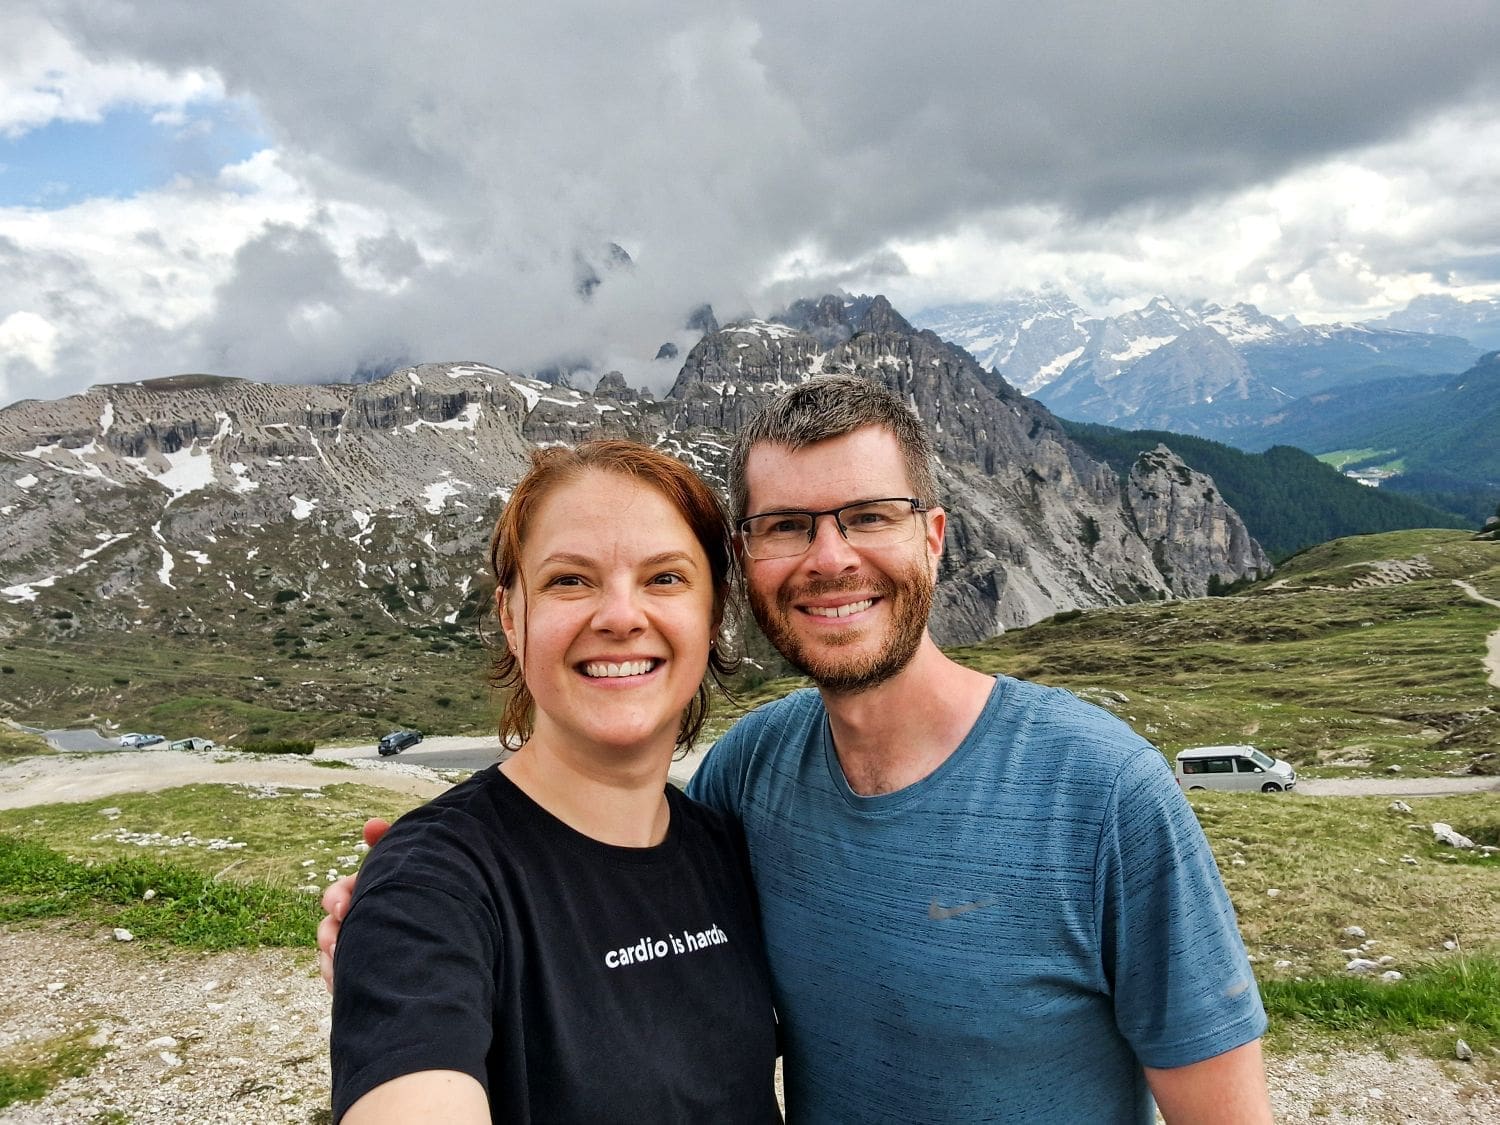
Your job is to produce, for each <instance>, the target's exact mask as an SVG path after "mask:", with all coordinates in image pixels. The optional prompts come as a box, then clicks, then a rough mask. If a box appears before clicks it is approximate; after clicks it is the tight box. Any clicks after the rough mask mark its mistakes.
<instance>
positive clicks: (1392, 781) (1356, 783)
mask: <svg viewBox="0 0 1500 1125" xmlns="http://www.w3.org/2000/svg"><path fill="white" fill-rule="evenodd" d="M1297 792H1298V793H1300V794H1301V795H1302V796H1304V797H1450V796H1456V795H1458V794H1461V793H1491V792H1497V793H1500V777H1326V778H1319V777H1309V778H1307V779H1305V780H1304V779H1302V778H1298V779H1297Z"/></svg>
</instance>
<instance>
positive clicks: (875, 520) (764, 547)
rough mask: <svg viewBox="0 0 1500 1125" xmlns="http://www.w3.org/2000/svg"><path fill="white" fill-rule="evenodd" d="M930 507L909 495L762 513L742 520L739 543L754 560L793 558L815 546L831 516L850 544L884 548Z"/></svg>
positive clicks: (906, 533) (906, 535) (909, 529)
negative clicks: (821, 523)
mask: <svg viewBox="0 0 1500 1125" xmlns="http://www.w3.org/2000/svg"><path fill="white" fill-rule="evenodd" d="M928 510H929V509H928V508H927V507H926V506H925V505H923V503H922V502H921V501H920V500H916V499H913V498H912V497H910V496H891V497H887V498H886V499H883V500H861V501H859V502H858V503H855V504H845V505H844V506H843V507H842V508H829V509H827V510H825V511H822V512H803V511H782V512H762V513H761V514H760V515H758V516H747V517H746V518H745V519H742V520H740V522H739V524H738V527H739V533H740V544H741V545H742V546H743V547H744V549H745V554H747V555H749V556H750V557H751V558H752V559H787V558H791V557H792V556H793V555H800V554H802V552H804V551H806V550H807V549H808V547H810V546H812V541H813V538H814V537H815V536H816V535H817V533H818V519H819V517H821V516H832V517H833V522H834V523H835V524H836V525H837V526H838V529H839V534H840V535H842V536H843V537H844V539H845V540H846V541H847V542H849V543H850V544H851V545H853V546H856V547H885V546H890V545H893V544H896V543H904V542H906V541H907V540H908V539H910V538H911V537H912V533H913V532H914V531H915V530H916V526H917V521H916V520H914V519H912V518H911V517H912V516H913V515H914V514H916V513H918V512H926V511H928Z"/></svg>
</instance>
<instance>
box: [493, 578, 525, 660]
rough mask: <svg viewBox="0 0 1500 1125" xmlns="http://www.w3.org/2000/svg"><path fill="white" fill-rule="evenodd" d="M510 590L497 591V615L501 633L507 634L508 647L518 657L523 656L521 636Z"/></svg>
mask: <svg viewBox="0 0 1500 1125" xmlns="http://www.w3.org/2000/svg"><path fill="white" fill-rule="evenodd" d="M511 603H512V598H511V594H510V591H509V590H505V589H500V590H496V591H495V615H496V616H497V617H499V619H500V631H501V632H503V633H504V634H505V644H506V647H508V648H509V649H510V651H511V652H513V653H514V654H515V655H516V656H518V657H519V656H520V655H521V643H520V636H519V633H518V632H517V630H516V617H515V612H514V606H513V605H512V604H511Z"/></svg>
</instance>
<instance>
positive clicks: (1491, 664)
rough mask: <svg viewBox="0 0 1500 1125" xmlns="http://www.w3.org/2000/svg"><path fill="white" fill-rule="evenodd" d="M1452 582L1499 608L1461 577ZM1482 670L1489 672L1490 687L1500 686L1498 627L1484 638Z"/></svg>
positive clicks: (1495, 602)
mask: <svg viewBox="0 0 1500 1125" xmlns="http://www.w3.org/2000/svg"><path fill="white" fill-rule="evenodd" d="M1453 584H1454V585H1455V586H1457V587H1458V588H1459V589H1460V590H1462V591H1463V592H1464V593H1466V594H1468V595H1469V597H1471V598H1473V599H1474V600H1475V601H1476V602H1483V603H1484V604H1485V605H1490V606H1494V607H1495V608H1496V609H1500V602H1497V601H1496V600H1495V599H1494V598H1487V597H1485V596H1484V595H1483V594H1481V593H1480V592H1479V591H1478V590H1476V589H1474V587H1473V586H1472V585H1470V584H1469V583H1468V582H1465V581H1464V580H1463V579H1461V578H1455V579H1454V580H1453ZM1484 670H1485V671H1486V672H1488V673H1489V674H1490V675H1489V685H1490V687H1497V688H1500V629H1496V630H1495V631H1494V632H1493V633H1491V634H1490V635H1489V636H1488V637H1487V638H1486V639H1485V654H1484Z"/></svg>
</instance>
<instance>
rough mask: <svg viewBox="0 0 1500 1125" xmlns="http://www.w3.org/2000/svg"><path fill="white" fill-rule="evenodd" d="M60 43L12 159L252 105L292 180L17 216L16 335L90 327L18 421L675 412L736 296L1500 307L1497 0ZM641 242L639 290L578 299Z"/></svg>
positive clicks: (261, 28) (271, 169) (11, 261)
mask: <svg viewBox="0 0 1500 1125" xmlns="http://www.w3.org/2000/svg"><path fill="white" fill-rule="evenodd" d="M47 10H48V11H49V12H50V13H51V14H52V18H53V19H54V20H55V21H56V22H55V27H56V28H60V29H62V30H60V31H58V30H53V26H54V25H42V24H40V23H38V22H37V21H36V20H35V19H32V20H31V21H30V22H29V23H24V26H23V22H24V21H22V19H21V17H10V19H9V24H8V27H9V28H10V29H11V30H16V29H20V30H21V31H23V32H25V33H26V34H25V35H23V36H21V37H20V38H21V39H23V40H24V39H26V37H27V36H29V46H27V45H25V44H23V45H22V46H20V47H18V46H16V45H15V44H16V42H17V39H16V38H14V37H13V38H11V39H9V40H4V39H3V31H4V30H5V29H4V28H0V41H4V42H8V43H9V44H10V46H0V62H4V63H7V64H10V65H8V66H7V67H5V68H0V72H3V73H6V74H9V75H11V76H12V77H10V78H7V79H5V80H4V82H5V83H7V84H5V85H0V104H3V105H5V106H7V107H9V108H7V109H6V110H5V111H4V113H6V114H9V116H0V130H5V129H10V130H12V131H14V130H16V129H21V128H29V127H32V126H31V125H28V124H27V122H33V121H41V120H53V119H58V118H62V117H68V118H70V119H88V115H89V114H91V113H92V114H94V115H96V116H97V115H98V114H99V113H100V112H101V111H102V107H107V106H108V105H112V104H121V103H129V104H134V105H139V106H141V107H143V108H145V109H147V110H149V111H150V112H151V113H153V114H154V115H155V117H156V118H157V120H158V121H159V123H160V124H162V125H163V126H164V127H170V126H174V125H177V124H178V123H186V122H188V121H189V120H190V117H191V115H185V114H184V113H183V107H184V106H185V105H188V104H189V103H190V102H191V101H192V100H193V99H194V98H197V97H215V98H217V97H223V96H224V95H225V92H226V91H227V92H229V93H230V94H232V96H233V97H234V98H235V99H236V102H237V103H241V102H242V103H244V104H246V105H250V106H252V107H253V111H254V113H255V116H256V120H257V121H258V122H261V123H263V125H264V129H265V131H266V135H267V136H269V137H270V138H271V140H272V142H273V145H274V152H266V153H262V154H261V155H260V156H258V157H256V158H255V159H252V160H250V161H246V162H245V163H243V164H241V165H237V166H235V167H233V168H229V169H226V170H225V171H224V173H223V174H222V175H221V176H220V177H219V179H218V181H217V182H214V183H179V184H174V185H171V186H169V187H166V188H163V189H159V190H155V191H152V192H149V193H146V194H144V195H142V196H140V197H137V198H136V199H132V200H123V201H103V200H94V201H90V202H87V203H82V204H78V205H75V206H71V207H67V208H65V209H61V210H55V211H50V212H47V211H37V210H23V209H10V210H5V211H0V267H3V269H0V318H5V317H9V316H11V315H13V314H16V313H27V314H29V315H31V316H35V317H38V318H40V319H41V320H43V321H45V322H46V323H47V324H49V325H51V326H53V328H54V329H55V330H56V333H57V335H56V339H55V341H54V344H53V350H52V352H51V358H50V362H49V363H44V364H39V363H37V362H36V359H37V358H38V357H40V358H42V359H46V358H47V357H46V355H45V354H44V353H43V352H40V351H36V349H35V348H33V351H32V353H28V354H29V356H30V358H26V359H24V360H20V359H18V360H17V361H16V362H17V364H18V365H19V366H16V367H14V369H12V370H9V373H8V374H7V375H5V376H3V377H4V378H6V379H7V380H8V382H7V383H6V384H5V385H4V386H0V402H3V401H5V399H6V397H7V396H14V395H18V394H22V393H28V394H29V393H41V391H45V393H48V394H54V393H64V392H65V391H66V390H74V389H78V387H80V386H82V385H84V384H86V383H87V382H94V381H98V380H101V379H106V378H109V379H114V378H134V377H140V376H143V375H154V374H163V373H168V372H171V371H175V370H183V369H191V370H210V371H216V372H220V373H224V374H236V375H245V376H250V377H257V378H280V379H311V378H335V377H343V376H347V375H348V374H350V373H351V372H353V371H355V370H356V369H359V368H362V367H372V366H373V367H378V366H379V365H380V364H383V363H389V362H394V361H396V360H404V359H410V360H445V359H448V360H480V361H487V362H492V363H495V364H497V365H500V366H504V367H507V368H511V369H525V368H527V367H531V366H535V365H541V364H544V363H548V362H553V361H559V360H567V359H570V358H574V357H579V358H592V359H595V360H598V361H601V365H603V364H608V365H610V366H619V367H621V368H623V369H624V370H626V372H627V374H629V375H631V376H632V377H633V378H651V379H654V380H657V384H656V385H657V386H658V388H659V386H660V380H662V379H664V378H666V377H667V374H668V373H667V372H666V371H665V368H666V367H670V365H662V364H655V363H653V362H652V361H651V357H652V356H654V355H655V353H656V349H657V346H658V345H659V344H660V343H661V342H662V341H663V340H666V339H669V338H677V337H678V336H679V333H680V329H681V324H682V319H683V317H684V316H685V314H686V312H687V311H688V310H689V309H691V308H692V307H694V306H696V305H697V304H699V303H700V302H703V301H710V302H712V303H713V304H714V305H715V308H716V310H717V311H718V312H719V313H720V315H721V316H732V315H735V314H738V313H742V312H746V311H751V310H752V309H754V310H755V311H759V312H767V311H769V308H768V306H769V305H770V303H772V302H773V301H774V300H776V299H778V298H783V297H788V296H793V295H799V294H800V293H802V292H805V291H806V290H808V289H816V288H818V287H822V286H828V285H835V284H837V285H843V286H845V287H847V288H850V289H866V290H877V289H878V290H883V291H886V292H888V293H889V294H890V295H891V296H892V297H893V299H894V300H896V302H897V304H898V305H899V306H902V307H905V308H907V309H908V311H914V310H915V308H916V307H918V306H919V305H921V304H923V303H926V302H927V301H930V300H936V299H942V298H954V297H967V298H975V297H983V296H986V295H991V296H998V295H1001V294H1003V293H1005V292H1009V291H1013V290H1015V289H1020V288H1034V287H1039V286H1042V285H1047V284H1053V285H1058V286H1061V287H1063V288H1065V289H1067V290H1069V291H1070V292H1071V293H1072V294H1073V295H1074V296H1075V297H1076V298H1077V299H1078V300H1080V302H1082V303H1085V304H1091V305H1093V306H1094V307H1096V308H1099V309H1100V311H1106V308H1107V307H1108V306H1110V305H1111V304H1117V303H1120V302H1128V301H1132V300H1137V299H1139V298H1140V297H1143V296H1149V295H1150V294H1152V293H1155V292H1158V291H1167V292H1169V293H1173V294H1174V295H1183V296H1205V297H1209V298H1212V299H1216V300H1221V301H1233V300H1250V301H1253V302H1255V303H1257V304H1261V305H1262V306H1263V307H1264V308H1265V309H1266V311H1268V312H1273V313H1277V314H1283V313H1286V312H1296V313H1297V314H1298V315H1299V316H1302V317H1303V318H1304V319H1318V318H1321V317H1328V316H1337V317H1348V316H1353V315H1361V314H1366V315H1373V314H1376V313H1379V312H1383V311H1386V310H1387V309H1389V308H1390V307H1392V306H1393V305H1396V304H1399V303H1401V302H1402V301H1404V300H1405V299H1406V297H1407V295H1410V294H1414V293H1417V292H1421V291H1425V290H1428V289H1437V288H1444V287H1454V286H1457V287H1476V286H1479V287H1482V286H1489V285H1493V284H1494V283H1496V282H1497V281H1500V231H1497V224H1500V219H1497V217H1496V212H1495V210H1494V208H1493V205H1492V203H1491V202H1490V201H1491V200H1492V199H1493V198H1495V194H1494V192H1495V189H1496V188H1497V187H1500V127H1497V124H1496V123H1497V121H1500V110H1497V105H1500V90H1497V84H1496V74H1497V73H1500V72H1497V71H1496V68H1495V66H1494V59H1495V58H1496V57H1497V56H1500V6H1496V5H1492V4H1482V3H1476V2H1472V0H1434V2H1433V3H1431V4H1428V5H1426V6H1424V8H1423V10H1422V12H1421V13H1420V15H1417V14H1413V10H1412V9H1411V8H1410V7H1409V5H1407V4H1405V3H1404V2H1400V0H1362V2H1361V3H1360V4H1358V5H1351V4H1348V3H1340V2H1332V0H1330V2H1329V3H1325V4H1319V5H1307V4H1297V3H1291V2H1286V3H1273V4H1267V5H1246V4H1244V3H1243V2H1242V0H1236V2H1234V3H1230V2H1229V0H1203V2H1202V3H1200V4H1195V5H1188V6H1184V5H1181V4H1179V3H1175V2H1167V0H1159V2H1146V0H1141V2H1138V3H1133V4H1131V5H1084V6H1082V7H1081V8H1080V7H1077V6H1073V5H1068V4H1063V5H1019V4H1017V5H1005V4H999V5H997V4H994V3H989V2H986V3H979V2H977V0H975V2H958V3H954V4H952V5H946V6H942V7H941V8H939V9H933V10H932V11H927V10H924V11H923V12H922V13H921V14H920V16H918V15H914V14H913V9H912V8H911V7H910V5H909V4H898V3H896V2H895V0H870V2H869V3H867V4H866V5H865V6H864V7H862V8H861V9H860V10H859V12H858V14H857V16H855V15H851V13H850V11H848V10H846V9H838V8H830V7H828V6H826V5H825V6H819V5H810V4H807V3H806V2H805V0H795V2H794V0H763V2H760V3H756V4H753V5H752V4H749V3H746V2H744V0H730V2H729V3H728V4H726V5H719V6H716V7H713V8H712V9H705V8H704V7H703V6H702V5H696V4H689V3H686V2H684V0H657V2H655V3H652V4H649V5H634V6H627V7H623V8H610V7H608V6H603V5H598V4H583V5H580V4H577V3H569V2H567V0H560V2H559V3H557V4H554V5H548V6H531V7H524V6H523V7H521V8H516V7H515V6H498V7H497V6H496V5H493V4H491V3H488V2H482V0H428V2H427V3H424V4H422V5H419V6H416V7H413V6H412V5H410V4H405V3H396V2H394V0H389V2H376V0H360V2H355V0H324V2H322V3H319V4H316V5H300V6H298V7H297V9H296V12H295V15H294V16H293V15H291V14H289V13H288V11H287V9H286V8H285V6H284V5H282V4H279V3H271V2H269V0H241V2H240V3H237V4H234V5H205V4H202V3H201V2H200V0H151V2H149V3H147V2H145V0H116V2H114V3H111V4H109V5H100V4H97V3H92V2H88V0H50V2H49V4H48V6H47ZM329 44H337V49H336V50H333V49H330V48H329ZM7 52H8V57H7ZM610 241H614V242H617V243H619V244H620V245H622V246H624V247H625V248H626V249H627V250H629V251H630V253H631V255H632V256H633V257H634V259H635V261H636V266H635V269H634V270H633V271H626V272H617V273H615V274H610V275H608V276H606V277H605V283H604V284H602V285H601V286H599V287H598V289H597V290H596V291H595V292H594V294H593V296H592V297H591V298H590V299H589V300H587V301H584V300H580V299H579V298H578V297H577V295H576V293H575V286H576V284H577V280H578V273H579V270H580V266H579V261H580V258H582V259H586V260H589V261H592V262H594V263H596V267H595V268H596V269H598V268H602V267H600V266H598V263H600V262H602V261H603V258H604V254H605V247H606V245H607V243H608V242H610ZM606 272H607V271H606ZM23 323H29V322H23Z"/></svg>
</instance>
